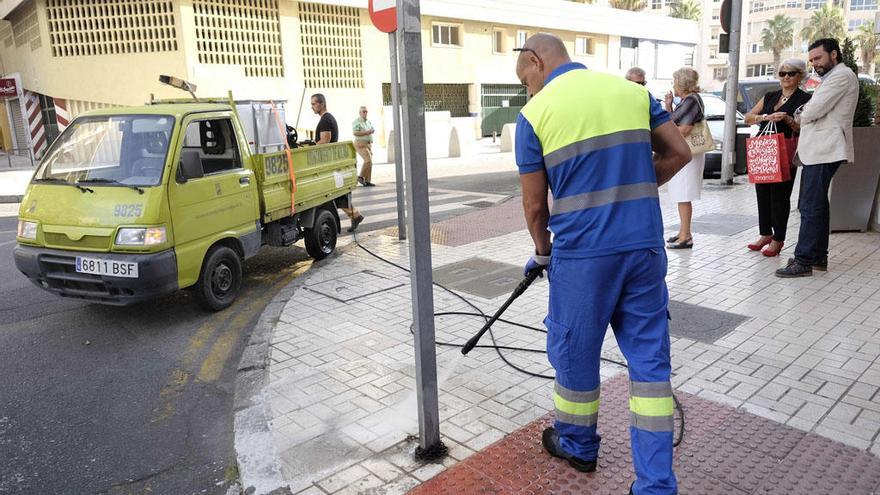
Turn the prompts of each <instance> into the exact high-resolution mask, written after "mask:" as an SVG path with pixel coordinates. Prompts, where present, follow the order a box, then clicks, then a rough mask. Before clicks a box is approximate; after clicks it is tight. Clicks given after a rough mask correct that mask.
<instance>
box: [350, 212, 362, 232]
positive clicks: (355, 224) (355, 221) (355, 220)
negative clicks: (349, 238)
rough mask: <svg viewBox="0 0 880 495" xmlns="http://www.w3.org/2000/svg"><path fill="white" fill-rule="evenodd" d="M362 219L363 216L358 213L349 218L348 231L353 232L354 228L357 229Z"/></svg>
mask: <svg viewBox="0 0 880 495" xmlns="http://www.w3.org/2000/svg"><path fill="white" fill-rule="evenodd" d="M363 221H364V216H363V215H360V214H359V215H358V216H356V217H354V218H352V219H351V227H349V228H348V231H349V232H354V231H355V230H357V228H358V225H360V224H361V222H363Z"/></svg>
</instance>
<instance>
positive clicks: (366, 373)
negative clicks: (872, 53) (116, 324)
mask: <svg viewBox="0 0 880 495" xmlns="http://www.w3.org/2000/svg"><path fill="white" fill-rule="evenodd" d="M738 181H741V182H744V180H743V178H740V179H738ZM793 197H794V198H796V197H797V193H796V192H795V195H794V196H793ZM512 201H518V200H517V199H514V200H512ZM661 202H662V203H663V208H664V222H665V225H667V230H672V226H673V225H674V224H675V223H677V217H676V213H675V209H674V208H673V206H672V205H670V204H668V203H667V200H666V195H665V192H664V191H662V190H661ZM515 204H516V203H510V202H508V203H503V204H502V205H499V206H497V207H494V208H495V209H488V210H482V211H480V212H474V213H473V214H471V215H470V216H467V215H466V216H464V217H459V218H457V219H453V220H449V221H447V222H442V224H444V225H445V226H444V225H437V224H435V225H433V226H432V232H434V233H437V232H448V231H452V230H455V229H450V228H448V226H449V225H450V224H449V223H451V222H458V223H457V224H456V225H457V226H458V228H462V227H466V228H469V229H471V230H478V229H479V228H480V227H482V226H484V225H486V224H487V223H488V222H489V221H491V219H492V218H493V215H492V213H493V212H497V213H499V214H498V215H497V218H499V220H498V221H496V222H493V223H492V227H493V228H492V229H491V230H490V229H486V234H485V236H483V238H482V240H477V241H475V242H469V241H471V239H470V238H468V239H466V241H467V243H465V244H462V243H461V239H462V238H463V237H462V236H458V237H456V236H452V237H455V238H456V239H458V240H457V241H456V242H450V241H449V240H448V238H449V236H446V237H444V236H435V243H434V244H432V251H433V252H432V258H433V266H434V267H435V269H437V268H443V267H444V266H447V265H450V264H452V263H456V262H461V261H463V260H469V259H471V258H477V262H478V263H481V264H484V265H489V264H491V263H503V264H509V265H511V268H512V269H515V270H519V266H520V265H521V264H522V262H523V260H524V259H525V257H526V256H527V255H528V253H529V252H530V251H531V241H530V239H529V235H528V233H527V232H526V231H525V230H524V224H522V221H521V220H519V222H520V223H519V224H518V225H517V224H516V222H517V219H516V217H515V216H512V215H510V214H509V213H510V211H511V208H513V206H515ZM504 212H506V213H505V214H501V213H504ZM695 220H696V222H695V232H696V233H695V248H694V250H693V251H684V252H669V274H668V277H667V282H668V285H669V289H670V296H671V298H672V299H673V301H675V304H677V305H679V306H680V307H681V308H683V309H681V312H680V313H676V312H673V318H674V319H675V318H676V317H678V316H680V315H682V316H684V321H683V322H681V323H677V324H678V325H679V327H684V328H683V330H685V331H686V330H690V331H693V330H697V335H692V336H691V337H683V336H673V338H672V348H673V351H672V356H673V366H674V374H675V376H674V377H673V384H674V386H675V387H676V388H677V390H678V391H679V392H682V393H685V394H691V395H693V396H695V397H696V398H697V399H698V400H703V401H709V402H711V403H714V404H716V405H717V406H718V407H719V408H720V407H722V406H729V407H730V408H739V409H740V410H741V412H740V413H737V414H740V415H742V417H745V415H744V413H746V412H747V413H752V414H754V415H757V416H758V417H761V418H764V419H765V420H769V421H768V423H772V424H777V423H778V424H779V425H786V426H787V427H790V428H789V429H797V430H800V431H802V432H812V433H814V434H815V435H818V436H821V437H825V438H828V439H832V440H836V441H839V442H843V443H844V444H846V445H848V446H851V447H853V448H854V449H856V450H860V451H863V452H864V455H866V456H868V457H867V458H870V459H874V460H876V457H874V456H877V455H880V439H878V432H880V393H878V390H880V361H878V356H880V311H878V310H880V276H878V275H880V235H878V234H877V233H867V234H834V235H832V238H831V260H830V265H829V271H828V272H827V273H823V272H817V273H816V274H814V276H813V277H811V278H803V279H778V278H775V277H773V275H772V274H773V271H774V270H775V269H776V268H778V267H779V266H781V265H782V264H784V261H785V259H786V258H787V257H788V256H790V253H791V252H792V251H793V246H794V245H795V243H796V239H795V237H796V233H797V228H798V217H797V213H796V212H793V213H792V218H791V222H790V225H789V232H790V234H789V241H788V242H787V244H786V248H785V250H784V251H783V256H782V257H780V258H765V257H763V256H761V255H760V253H753V252H749V251H747V250H746V249H745V245H746V244H747V243H748V242H750V241H752V240H754V238H755V237H756V236H757V227H756V225H757V217H756V207H755V200H754V190H753V188H752V187H751V186H749V185H748V184H744V183H739V184H738V185H736V186H733V187H722V186H713V185H709V186H708V187H707V188H706V190H705V191H704V199H703V201H700V202H699V203H696V204H695ZM464 237H467V236H464ZM477 237H479V236H477ZM360 241H361V243H362V244H363V245H364V246H366V247H367V248H369V249H370V250H372V251H374V252H376V253H377V254H379V255H381V256H383V257H385V258H387V259H389V260H391V261H394V262H396V263H399V264H401V265H403V266H408V264H409V262H408V254H407V252H408V251H407V244H406V243H405V242H399V241H397V240H396V238H393V237H389V236H387V235H383V233H373V234H371V235H368V236H364V237H361V238H360ZM443 243H446V244H443ZM340 251H341V252H340V254H339V255H338V256H336V257H333V258H331V259H329V260H326V261H323V262H320V263H316V264H315V266H314V267H313V268H312V269H311V270H310V271H309V272H308V273H307V274H305V275H304V276H303V277H301V278H300V279H299V280H297V282H296V283H295V285H294V286H292V287H290V288H289V290H288V291H287V292H286V293H285V294H284V298H285V299H284V300H283V301H281V300H279V301H277V304H276V311H277V313H278V319H277V323H276V324H275V326H274V331H273V332H271V333H270V334H268V335H265V334H264V335H263V336H262V338H263V339H265V340H266V342H265V345H266V346H267V347H268V348H269V349H270V352H271V361H270V362H269V364H268V376H267V377H266V382H265V383H266V385H265V388H263V389H262V391H261V392H259V393H257V394H256V396H255V397H252V399H253V400H252V401H251V402H249V406H250V407H249V408H248V409H247V411H248V412H249V414H251V416H248V419H249V420H254V421H256V420H257V419H259V417H260V416H264V417H265V419H266V420H268V428H266V426H267V425H266V424H265V423H264V424H263V425H262V427H263V428H264V430H263V431H262V433H261V435H262V436H260V437H259V438H260V439H262V440H263V442H261V443H260V442H257V443H252V445H251V450H248V448H247V446H246V445H244V443H245V442H240V441H239V438H240V436H239V435H237V440H236V441H237V444H240V445H238V447H240V448H239V461H240V465H241V472H242V479H243V482H244V486H245V487H247V486H249V485H250V486H254V487H255V488H257V490H256V491H257V493H263V492H268V491H270V490H272V489H274V488H277V487H279V486H281V485H288V486H289V488H290V490H291V491H292V492H293V493H304V494H324V493H376V494H379V493H383V494H392V493H405V492H407V491H408V490H410V489H412V488H414V487H416V486H418V485H419V484H421V483H423V482H425V481H427V480H429V479H431V478H433V477H434V476H436V475H437V474H438V473H440V472H442V471H444V470H446V469H447V468H448V467H449V466H452V465H454V464H456V463H458V462H460V461H462V460H464V459H467V458H469V457H471V456H472V455H473V454H474V453H475V452H479V451H481V450H483V449H485V448H487V447H489V446H490V445H492V444H493V443H495V442H497V441H499V440H501V439H503V438H505V436H506V435H510V434H512V433H515V432H518V431H520V429H521V428H523V427H525V426H526V425H529V424H531V423H532V422H533V421H535V420H537V419H539V418H542V417H544V416H545V415H546V414H547V412H548V411H550V410H551V409H552V401H551V399H550V392H551V383H552V382H551V381H549V380H545V379H541V378H535V377H529V376H527V375H525V374H523V373H520V372H517V371H515V370H514V369H512V368H510V367H509V366H507V365H506V364H505V363H504V362H503V361H502V359H501V358H500V357H499V356H498V355H497V354H496V353H495V352H494V351H491V350H488V349H478V350H475V351H474V352H472V353H471V354H470V355H468V356H467V357H465V358H462V357H461V356H460V352H459V350H458V349H457V348H450V347H439V348H438V354H437V361H438V375H439V378H440V380H439V381H440V418H441V427H440V429H441V434H442V435H443V441H444V442H445V444H446V445H447V446H448V447H449V448H450V455H449V457H447V458H446V459H445V460H444V461H443V462H442V463H440V464H431V463H428V464H422V463H419V462H417V461H415V460H414V459H413V456H412V452H413V450H414V447H415V441H414V435H417V434H418V428H417V421H416V417H415V414H416V406H415V395H414V392H413V390H414V357H413V348H412V336H411V334H410V330H409V325H410V321H411V310H410V288H409V285H408V284H409V278H408V275H407V274H406V273H404V272H402V271H401V270H399V269H398V268H395V267H392V266H390V265H388V264H385V263H382V262H380V261H379V260H377V259H375V258H373V257H372V256H371V255H369V254H367V253H366V252H365V251H363V250H361V249H360V248H358V247H356V246H354V245H349V246H347V247H344V248H342V249H341V250H340ZM502 268H503V266H502ZM505 273H506V274H507V275H505ZM510 273H511V272H503V270H502V271H499V272H498V273H497V277H496V278H495V279H494V280H495V282H497V283H498V285H499V286H503V285H504V284H508V285H509V284H510V283H515V282H516V281H517V280H516V275H513V276H511V275H509V274H510ZM513 273H516V271H514V272H513ZM505 277H506V279H505ZM493 283H494V282H493ZM483 285H484V286H485V285H486V284H483ZM490 285H491V284H490ZM484 288H485V287H484ZM468 290H471V289H468ZM460 292H461V293H462V295H464V296H465V297H467V298H468V299H469V300H471V301H473V302H474V304H476V305H477V306H479V307H480V308H482V309H483V310H484V311H485V312H487V313H490V314H491V313H492V312H494V311H495V309H497V308H498V307H499V306H500V305H501V303H502V302H503V301H504V300H505V299H506V298H507V296H508V294H509V290H505V291H504V292H502V293H500V294H498V295H492V296H486V295H483V296H480V295H476V294H475V293H474V292H478V291H477V290H476V289H473V290H471V292H466V291H464V290H462V291H460ZM287 298H289V300H287ZM546 301H547V285H546V282H543V281H539V282H537V283H536V284H534V285H533V286H532V287H531V288H530V289H529V291H528V292H527V293H526V295H524V296H523V297H521V298H520V299H519V300H517V301H516V302H515V303H514V304H513V305H512V306H511V308H510V309H509V310H508V312H507V313H506V314H505V318H508V319H510V320H514V321H517V322H521V323H524V324H527V325H533V326H541V320H542V319H543V317H544V314H545V311H546ZM689 305H693V306H689ZM434 306H435V311H438V312H439V311H470V309H469V308H468V307H467V306H466V305H465V304H464V303H463V302H462V301H460V300H459V299H457V298H455V297H453V296H451V295H450V294H448V293H447V292H445V291H443V290H441V289H439V288H435V291H434ZM700 310H703V311H710V310H716V311H710V312H712V313H713V314H715V313H716V312H717V311H723V312H724V313H717V314H718V315H721V316H720V317H719V318H720V319H718V321H722V320H724V318H722V317H725V318H728V320H730V321H740V323H738V324H736V325H735V328H734V327H733V326H731V327H730V328H728V329H726V330H725V329H723V328H721V327H723V325H721V326H720V327H719V328H721V330H724V331H721V332H720V333H716V332H715V331H716V329H715V328H714V327H712V328H709V327H706V328H703V327H699V326H698V327H697V328H696V329H695V328H687V327H688V325H687V322H688V321H689V320H688V319H687V318H690V317H691V315H692V314H696V313H694V312H697V313H698V312H699V311H700ZM731 318H732V319H731ZM712 321H715V320H712ZM724 321H727V320H724ZM481 324H482V320H480V319H479V318H469V317H463V316H441V317H438V318H437V322H436V327H437V340H438V341H444V342H454V343H459V344H461V343H463V342H465V341H466V340H467V339H468V338H469V337H470V336H471V335H472V334H473V333H474V332H476V331H477V330H478V329H479V327H480V326H481ZM673 324H674V325H676V322H673ZM719 325H720V324H719ZM703 330H705V332H703V334H700V332H701V331H703ZM725 332H726V333H725ZM494 334H495V337H496V338H497V342H498V344H500V345H507V346H514V347H530V348H538V349H542V348H543V347H544V335H543V334H541V333H537V332H529V331H526V330H523V329H519V328H515V327H511V326H508V325H502V324H499V325H497V326H496V328H495V329H494ZM483 343H489V335H487V336H486V338H485V339H484V341H483ZM505 356H506V357H507V358H508V359H509V360H510V361H512V362H514V363H515V364H517V365H518V366H521V367H523V368H525V369H527V370H529V371H532V372H535V373H551V372H552V370H551V369H550V368H549V365H548V364H547V361H546V357H545V356H544V355H543V354H528V353H519V352H510V353H505ZM605 356H606V357H610V358H616V359H620V353H619V351H618V349H617V347H616V345H615V343H614V340H613V337H612V336H611V335H610V332H609V335H608V336H607V340H606V344H605ZM619 372H620V369H619V368H618V367H616V366H615V365H610V364H606V365H603V367H602V375H603V379H604V378H610V377H612V376H614V375H616V374H617V373H619ZM253 381H256V382H258V383H259V382H260V380H259V379H254V380H253ZM683 395H684V394H683ZM603 410H604V406H603ZM737 417H740V416H737ZM255 418H256V419H255ZM241 419H242V420H243V419H245V418H241ZM237 423H239V418H237ZM601 423H602V421H600V430H601V429H602V426H601ZM257 426H258V427H259V426H260V425H259V424H257ZM704 426H705V425H701V424H700V422H699V420H698V419H692V420H688V423H687V427H688V431H691V430H692V429H694V430H698V429H700V428H701V427H704ZM733 427H734V428H737V427H738V426H737V425H734V426H733ZM250 438H257V437H250ZM754 441H755V450H756V451H760V450H761V442H762V439H761V437H760V436H756V438H755V440H754ZM841 448H843V447H842V446H841ZM255 450H259V452H260V453H261V454H262V457H259V456H256V455H252V454H254V451H255ZM872 462H873V461H872ZM817 468H819V467H817ZM845 468H846V466H843V465H841V464H840V463H829V464H828V465H826V466H821V469H825V470H827V472H828V473H829V475H832V474H834V471H835V470H837V469H845ZM860 486H861V485H860ZM695 493H696V492H695ZM718 493H724V492H723V491H719V492H718Z"/></svg>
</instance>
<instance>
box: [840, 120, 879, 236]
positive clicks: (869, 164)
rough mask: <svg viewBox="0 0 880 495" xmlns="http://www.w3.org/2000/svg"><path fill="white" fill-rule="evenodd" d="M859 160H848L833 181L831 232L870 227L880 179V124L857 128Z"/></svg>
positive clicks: (855, 129)
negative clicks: (850, 161) (852, 161)
mask: <svg viewBox="0 0 880 495" xmlns="http://www.w3.org/2000/svg"><path fill="white" fill-rule="evenodd" d="M853 146H854V147H855V155H856V156H855V162H854V163H845V164H843V165H841V166H840V169H839V170H838V171H837V173H836V174H834V180H833V181H832V182H831V194H830V201H831V231H832V232H841V231H859V232H865V231H866V230H868V227H869V223H870V221H871V211H872V210H873V208H874V201H875V200H874V198H875V197H876V195H877V184H878V182H880V127H854V128H853Z"/></svg>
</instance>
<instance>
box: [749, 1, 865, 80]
mask: <svg viewBox="0 0 880 495" xmlns="http://www.w3.org/2000/svg"><path fill="white" fill-rule="evenodd" d="M823 5H828V6H830V7H837V8H840V9H841V10H842V11H843V15H844V19H845V20H846V23H847V35H848V36H849V37H851V38H855V36H856V34H857V30H858V28H859V26H862V25H865V24H868V23H869V22H872V21H873V20H874V15H875V14H876V13H877V0H849V1H843V0H751V1H750V2H749V16H748V24H747V26H746V30H745V31H744V32H745V33H746V35H745V36H746V39H747V40H748V45H747V47H746V52H745V53H746V56H745V62H746V63H745V65H746V76H770V75H773V74H775V73H776V68H775V67H773V53H772V52H771V51H770V50H766V49H764V46H763V44H762V42H761V32H762V31H763V29H764V28H766V27H767V24H768V21H769V20H771V19H773V17H774V16H776V15H779V14H783V15H785V16H788V17H790V18H791V19H793V20H794V42H793V43H792V45H791V46H790V47H788V49H786V50H784V51H783V52H782V60H785V59H786V58H792V57H796V58H801V59H804V60H806V58H807V48H808V46H809V41H810V40H807V39H804V38H803V37H802V36H801V34H800V33H801V30H802V29H803V27H804V26H805V25H806V24H807V22H808V21H809V18H810V17H811V16H812V15H813V13H814V12H815V11H816V10H818V9H820V8H822V6H823ZM840 41H841V42H842V41H843V40H840Z"/></svg>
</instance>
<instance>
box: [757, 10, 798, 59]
mask: <svg viewBox="0 0 880 495" xmlns="http://www.w3.org/2000/svg"><path fill="white" fill-rule="evenodd" d="M793 42H794V19H792V18H791V17H788V16H786V15H784V14H777V15H776V16H775V17H774V18H773V19H770V20H769V21H767V27H765V28H764V29H762V30H761V43H763V44H764V49H765V50H770V51H771V52H773V67H779V62H780V61H781V60H782V50H785V49H786V48H788V47H790V46H791V44H792V43H793Z"/></svg>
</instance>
